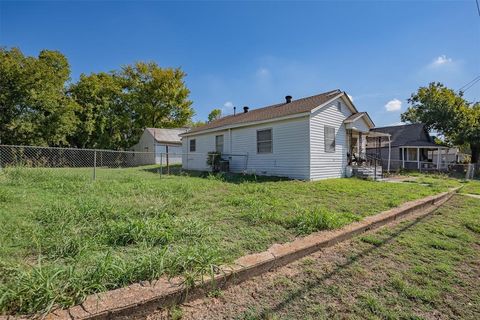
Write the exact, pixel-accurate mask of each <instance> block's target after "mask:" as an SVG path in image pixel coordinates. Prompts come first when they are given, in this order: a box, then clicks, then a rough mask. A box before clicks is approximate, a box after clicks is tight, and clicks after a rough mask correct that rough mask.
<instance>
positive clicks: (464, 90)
mask: <svg viewBox="0 0 480 320" xmlns="http://www.w3.org/2000/svg"><path fill="white" fill-rule="evenodd" d="M479 81H480V78H478V79H477V80H476V81H475V82H473V83H472V84H471V85H469V86H468V87H466V88H465V89H463V92H466V91H467V90H468V89H470V88H471V87H473V86H474V85H475V84H477V83H478V82H479Z"/></svg>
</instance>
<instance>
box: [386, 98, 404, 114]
mask: <svg viewBox="0 0 480 320" xmlns="http://www.w3.org/2000/svg"><path fill="white" fill-rule="evenodd" d="M385 109H386V110H387V111H388V112H395V111H399V110H400V109H402V101H400V100H398V99H393V100H390V101H388V102H387V104H386V105H385Z"/></svg>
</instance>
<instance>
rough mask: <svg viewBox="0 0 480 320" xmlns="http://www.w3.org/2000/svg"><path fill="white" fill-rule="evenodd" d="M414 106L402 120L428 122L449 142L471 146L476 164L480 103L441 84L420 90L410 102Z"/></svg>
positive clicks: (479, 128)
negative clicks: (470, 100) (469, 99)
mask: <svg viewBox="0 0 480 320" xmlns="http://www.w3.org/2000/svg"><path fill="white" fill-rule="evenodd" d="M408 102H409V103H410V105H411V106H410V107H409V108H408V109H407V111H406V112H405V113H403V114H402V116H401V117H402V121H409V122H412V123H418V122H421V123H425V125H426V126H427V128H428V129H433V130H436V131H438V132H440V133H442V134H443V135H444V136H445V138H446V140H447V141H448V142H451V143H453V144H456V145H468V146H469V147H470V150H471V152H472V162H473V163H476V162H479V160H480V159H479V155H480V103H478V102H477V103H470V102H468V101H466V100H465V99H464V98H463V93H462V92H455V91H454V90H452V89H449V88H447V87H445V86H444V85H443V84H441V83H439V82H432V83H430V84H429V85H428V87H420V88H419V89H418V91H417V92H415V93H413V94H412V95H411V97H410V98H409V99H408Z"/></svg>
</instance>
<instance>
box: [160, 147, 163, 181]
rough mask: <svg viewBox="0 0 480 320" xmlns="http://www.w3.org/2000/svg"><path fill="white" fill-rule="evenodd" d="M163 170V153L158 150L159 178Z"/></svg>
mask: <svg viewBox="0 0 480 320" xmlns="http://www.w3.org/2000/svg"><path fill="white" fill-rule="evenodd" d="M162 171H163V154H162V153H161V152H160V178H162Z"/></svg>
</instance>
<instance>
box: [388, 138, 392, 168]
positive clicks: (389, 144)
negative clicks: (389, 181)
mask: <svg viewBox="0 0 480 320" xmlns="http://www.w3.org/2000/svg"><path fill="white" fill-rule="evenodd" d="M391 153H392V141H391V140H390V136H388V164H387V172H388V173H390V155H391Z"/></svg>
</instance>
